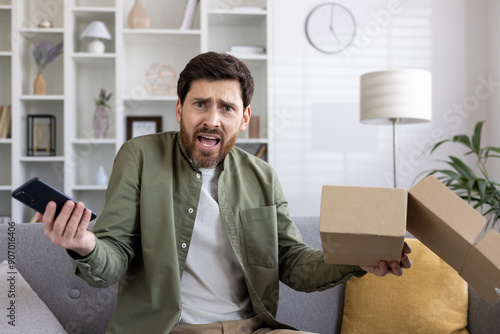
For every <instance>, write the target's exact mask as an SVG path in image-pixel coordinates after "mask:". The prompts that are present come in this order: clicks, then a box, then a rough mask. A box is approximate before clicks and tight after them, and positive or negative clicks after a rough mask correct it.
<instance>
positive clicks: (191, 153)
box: [181, 116, 238, 168]
mask: <svg viewBox="0 0 500 334" xmlns="http://www.w3.org/2000/svg"><path fill="white" fill-rule="evenodd" d="M201 133H203V134H205V135H217V136H219V138H220V142H219V144H218V145H219V150H218V151H203V150H201V149H200V148H199V147H198V143H197V142H198V136H199V135H200V134H201ZM237 139H238V133H236V134H234V135H233V136H232V137H230V138H228V139H227V142H226V136H225V135H224V132H222V131H221V130H219V129H209V128H201V129H197V130H195V131H194V133H193V135H192V137H190V135H189V132H188V131H187V129H186V127H185V125H184V122H183V121H182V116H181V140H182V145H184V149H185V150H186V153H187V155H188V157H189V158H190V159H191V160H192V161H193V162H194V163H195V164H196V165H197V166H198V167H199V168H215V167H217V166H218V165H219V164H220V163H221V162H222V161H223V160H224V158H225V157H226V156H227V155H228V153H229V152H231V150H232V149H233V146H234V144H235V143H236V140H237Z"/></svg>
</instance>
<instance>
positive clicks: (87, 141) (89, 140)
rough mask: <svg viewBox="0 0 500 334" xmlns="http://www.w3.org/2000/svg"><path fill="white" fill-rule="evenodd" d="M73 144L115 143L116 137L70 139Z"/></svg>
mask: <svg viewBox="0 0 500 334" xmlns="http://www.w3.org/2000/svg"><path fill="white" fill-rule="evenodd" d="M72 143H73V144H74V145H88V144H92V145H116V139H96V138H80V139H75V140H73V141H72Z"/></svg>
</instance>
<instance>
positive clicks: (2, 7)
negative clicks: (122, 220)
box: [0, 5, 12, 10]
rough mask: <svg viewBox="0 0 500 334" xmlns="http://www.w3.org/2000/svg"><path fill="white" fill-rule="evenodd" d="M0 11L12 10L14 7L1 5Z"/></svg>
mask: <svg viewBox="0 0 500 334" xmlns="http://www.w3.org/2000/svg"><path fill="white" fill-rule="evenodd" d="M0 10H12V5H0Z"/></svg>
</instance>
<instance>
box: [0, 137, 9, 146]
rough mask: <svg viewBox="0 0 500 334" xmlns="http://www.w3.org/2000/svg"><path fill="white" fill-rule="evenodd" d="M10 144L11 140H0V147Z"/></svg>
mask: <svg viewBox="0 0 500 334" xmlns="http://www.w3.org/2000/svg"><path fill="white" fill-rule="evenodd" d="M10 144H12V139H11V138H7V139H0V145H10Z"/></svg>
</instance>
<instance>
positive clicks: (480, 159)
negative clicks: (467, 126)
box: [429, 121, 500, 227]
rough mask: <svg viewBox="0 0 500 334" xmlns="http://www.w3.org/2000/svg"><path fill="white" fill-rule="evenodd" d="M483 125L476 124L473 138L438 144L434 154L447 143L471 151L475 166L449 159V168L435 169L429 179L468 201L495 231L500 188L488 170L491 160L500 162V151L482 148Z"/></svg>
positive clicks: (444, 141) (433, 149) (455, 137)
mask: <svg viewBox="0 0 500 334" xmlns="http://www.w3.org/2000/svg"><path fill="white" fill-rule="evenodd" d="M483 124H484V121H480V122H478V123H476V125H475V127H474V133H473V134H472V136H471V137H468V136H467V135H464V134H462V135H456V136H454V137H452V138H450V139H445V140H442V141H440V142H438V143H436V144H435V145H434V146H433V147H432V149H431V154H432V153H433V152H434V151H436V149H438V148H439V147H440V146H441V145H443V144H445V143H449V142H451V143H457V144H461V145H463V146H465V147H466V148H467V149H468V151H467V152H466V153H465V155H466V156H467V155H472V156H473V157H474V162H475V166H474V168H470V167H469V166H468V165H467V164H466V163H465V162H464V161H463V160H461V159H459V158H457V157H455V156H451V155H450V156H448V160H441V161H442V162H444V163H446V164H447V165H448V168H443V169H436V170H433V171H431V172H430V174H429V175H433V174H437V175H436V177H437V178H438V179H439V180H441V182H443V183H444V184H445V185H446V186H448V187H449V188H450V189H451V190H453V191H454V192H455V193H456V194H457V195H459V196H460V197H461V198H463V199H464V200H466V201H467V202H468V203H469V204H470V205H472V206H473V207H474V208H475V209H480V210H481V212H482V214H483V216H485V218H486V219H487V225H486V226H489V225H490V224H491V226H492V227H495V225H496V224H497V223H498V221H499V220H500V184H499V183H497V182H495V181H493V180H492V179H491V178H490V176H489V174H488V170H487V168H486V162H487V161H488V159H490V158H500V147H492V146H487V147H481V132H482V128H483Z"/></svg>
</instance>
